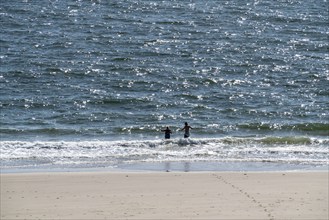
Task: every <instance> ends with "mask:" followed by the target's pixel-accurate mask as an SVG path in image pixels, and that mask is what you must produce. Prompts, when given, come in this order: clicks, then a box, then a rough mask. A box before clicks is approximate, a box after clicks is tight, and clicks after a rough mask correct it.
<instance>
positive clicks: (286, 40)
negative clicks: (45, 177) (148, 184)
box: [0, 0, 329, 169]
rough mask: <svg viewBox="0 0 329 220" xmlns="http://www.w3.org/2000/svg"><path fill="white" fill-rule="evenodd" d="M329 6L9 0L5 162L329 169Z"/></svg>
mask: <svg viewBox="0 0 329 220" xmlns="http://www.w3.org/2000/svg"><path fill="white" fill-rule="evenodd" d="M327 5H328V2H327V1H326V0H323V1H322V0H320V1H315V0H310V1H299V0H291V1H274V2H273V1H259V2H258V1H242V0H234V1H227V2H226V1H220V2H218V1H214V0H209V1H183V2H181V1H146V0H127V1H119V0H114V1H110V2H109V1H100V0H99V1H86V2H85V1H61V0H57V1H42V2H34V1H19V2H17V1H3V2H1V5H0V19H1V26H2V28H1V30H0V46H1V51H0V65H1V67H0V88H1V89H0V108H1V111H0V116H1V119H0V145H1V146H0V150H1V154H0V159H1V168H6V169H8V168H29V167H32V168H35V167H36V168H37V167H42V166H47V167H67V168H69V167H80V168H81V167H91V168H93V167H94V168H97V167H107V166H109V167H112V166H114V167H115V166H125V164H131V163H136V164H137V163H143V162H152V163H166V162H168V161H169V162H170V161H171V162H174V163H178V164H180V163H184V162H186V161H188V162H200V161H205V162H208V163H211V164H212V163H216V162H218V163H225V162H229V163H231V162H232V163H235V162H236V163H239V162H243V163H253V162H254V163H274V164H287V165H292V164H295V165H296V164H297V165H302V166H304V165H306V166H310V167H317V166H328V162H329V160H328V159H329V156H328V155H329V149H328V148H329V89H328V85H329V70H328V69H329V68H328V67H329V51H328V48H329V42H328V37H329V27H328V23H329V17H328V6H327ZM184 122H188V123H189V124H190V125H191V126H192V127H193V129H192V130H191V138H190V139H188V140H186V139H183V132H182V131H180V129H181V128H183V126H184ZM166 126H169V127H170V128H171V129H172V131H173V134H172V139H171V140H169V141H165V140H164V133H163V132H161V130H162V129H164V128H165V127H166Z"/></svg>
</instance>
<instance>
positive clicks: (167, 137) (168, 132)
mask: <svg viewBox="0 0 329 220" xmlns="http://www.w3.org/2000/svg"><path fill="white" fill-rule="evenodd" d="M161 131H163V132H165V139H170V134H171V133H172V132H171V130H170V129H169V127H167V128H166V129H165V130H161Z"/></svg>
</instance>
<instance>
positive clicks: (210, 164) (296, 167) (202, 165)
mask: <svg viewBox="0 0 329 220" xmlns="http://www.w3.org/2000/svg"><path fill="white" fill-rule="evenodd" d="M328 166H329V165H303V164H291V163H275V162H222V161H167V162H135V163H121V164H117V165H113V166H97V165H95V166H91V167H90V166H88V167H84V166H76V167H70V166H55V165H47V166H42V165H40V166H34V167H15V168H1V169H0V174H1V173H2V174H6V173H44V172H46V173H48V172H49V173H60V172H73V173H74V172H192V173H193V172H276V171H277V172H298V171H301V172H303V171H315V172H316V171H327V170H328V168H329V167H328Z"/></svg>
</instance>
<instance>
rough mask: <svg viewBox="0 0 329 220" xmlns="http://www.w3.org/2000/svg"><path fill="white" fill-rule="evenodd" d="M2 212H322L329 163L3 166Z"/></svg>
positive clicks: (143, 215) (240, 215)
mask: <svg viewBox="0 0 329 220" xmlns="http://www.w3.org/2000/svg"><path fill="white" fill-rule="evenodd" d="M0 177H1V219H22V218H23V219H172V220H173V219H273V220H274V219H327V218H328V217H329V214H328V177H329V176H328V171H326V172H324V171H297V172H296V171H271V172H269V171H263V172H120V171H118V172H45V173H8V174H1V175H0Z"/></svg>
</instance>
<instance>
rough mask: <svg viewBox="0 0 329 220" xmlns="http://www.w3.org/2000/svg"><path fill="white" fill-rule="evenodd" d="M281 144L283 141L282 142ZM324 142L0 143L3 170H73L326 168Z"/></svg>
mask: <svg viewBox="0 0 329 220" xmlns="http://www.w3.org/2000/svg"><path fill="white" fill-rule="evenodd" d="M283 140H285V141H283ZM328 141H329V140H328V139H322V140H319V139H316V140H315V139H310V138H306V137H286V138H282V137H264V138H236V137H226V138H213V139H171V140H145V141H81V142H79V141H78V142H73V141H72V142H70V141H65V142H64V141H60V142H22V141H2V142H1V155H0V159H1V161H2V166H3V167H17V166H19V165H20V164H21V165H22V166H39V165H42V164H53V165H63V166H75V165H77V164H85V165H86V164H88V165H89V166H94V167H97V166H104V165H105V164H107V165H115V164H122V163H136V162H165V161H178V162H179V161H220V162H227V161H230V162H234V161H236V162H275V163H297V164H309V165H325V164H328V155H329V152H328V143H329V142H328Z"/></svg>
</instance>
